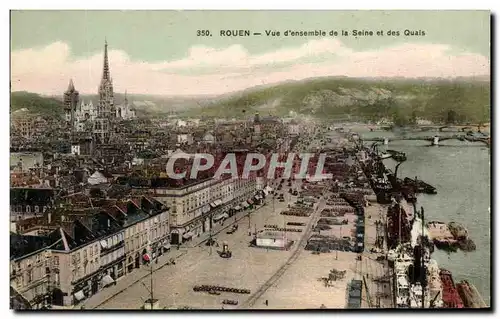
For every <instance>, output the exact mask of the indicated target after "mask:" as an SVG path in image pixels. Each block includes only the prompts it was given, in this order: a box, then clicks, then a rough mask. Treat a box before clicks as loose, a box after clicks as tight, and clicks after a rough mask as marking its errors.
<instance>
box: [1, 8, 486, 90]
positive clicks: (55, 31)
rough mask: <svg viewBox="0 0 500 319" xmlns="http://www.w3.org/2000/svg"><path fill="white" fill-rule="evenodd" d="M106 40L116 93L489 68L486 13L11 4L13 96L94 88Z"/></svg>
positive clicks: (464, 73)
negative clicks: (31, 7)
mask: <svg viewBox="0 0 500 319" xmlns="http://www.w3.org/2000/svg"><path fill="white" fill-rule="evenodd" d="M198 30H209V31H210V33H211V36H198V35H197V33H198ZM221 30H249V31H250V32H251V34H252V35H251V36H250V37H226V36H221V34H220V31H221ZM266 30H273V31H280V35H279V36H267V35H266ZM286 30H291V31H314V30H321V31H324V32H326V35H324V36H293V37H292V36H285V34H284V32H285V31H286ZM342 30H344V31H347V33H348V34H347V35H345V36H344V35H342ZM353 30H360V31H361V30H367V31H372V32H373V35H372V36H368V35H362V36H354V35H353ZM404 30H409V31H411V35H410V34H408V35H405V34H404ZM329 31H337V32H338V35H337V36H335V35H330V34H329ZM377 31H381V32H382V34H381V35H377ZM390 31H394V32H399V36H396V35H389V34H388V32H390ZM254 32H258V33H261V34H262V35H260V36H259V35H253V33H254ZM423 33H425V35H422V34H423ZM105 39H106V41H107V42H108V50H109V60H110V70H111V75H112V78H113V85H114V88H115V92H124V91H125V90H126V91H127V92H129V93H134V94H154V95H170V96H172V95H205V94H207V95H217V94H225V93H230V92H235V91H239V90H243V89H246V88H249V87H253V86H257V85H269V84H274V83H279V82H282V81H289V80H302V79H305V78H312V77H320V76H351V77H380V76H385V77H396V76H397V77H410V78H412V77H456V76H484V75H489V74H490V13H489V12H488V11H11V88H12V91H21V90H24V91H30V92H36V93H40V94H48V95H61V94H62V92H63V91H64V90H65V89H66V88H67V86H68V83H69V80H70V79H73V82H74V83H75V87H76V89H77V90H79V91H80V92H81V93H85V94H96V93H97V88H98V85H99V81H100V77H101V74H102V64H103V50H104V41H105Z"/></svg>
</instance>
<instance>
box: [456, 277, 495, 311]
mask: <svg viewBox="0 0 500 319" xmlns="http://www.w3.org/2000/svg"><path fill="white" fill-rule="evenodd" d="M456 287H457V291H458V294H459V295H460V298H462V301H463V302H464V306H465V307H466V308H487V307H488V306H487V305H486V303H485V302H484V300H483V298H482V297H481V295H480V294H479V292H478V291H477V289H476V287H475V286H474V285H473V284H471V283H469V282H468V281H467V280H462V281H461V282H459V283H458V284H457V286H456Z"/></svg>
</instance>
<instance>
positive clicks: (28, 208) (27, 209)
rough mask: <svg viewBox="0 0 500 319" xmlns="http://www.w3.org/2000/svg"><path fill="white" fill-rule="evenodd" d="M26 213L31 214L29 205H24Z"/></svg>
mask: <svg viewBox="0 0 500 319" xmlns="http://www.w3.org/2000/svg"><path fill="white" fill-rule="evenodd" d="M26 212H27V213H31V206H30V205H26Z"/></svg>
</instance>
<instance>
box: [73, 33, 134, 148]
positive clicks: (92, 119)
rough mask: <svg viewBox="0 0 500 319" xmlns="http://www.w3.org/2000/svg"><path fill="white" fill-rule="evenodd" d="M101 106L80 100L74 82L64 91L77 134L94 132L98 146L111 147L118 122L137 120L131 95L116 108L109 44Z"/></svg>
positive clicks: (100, 91)
mask: <svg viewBox="0 0 500 319" xmlns="http://www.w3.org/2000/svg"><path fill="white" fill-rule="evenodd" d="M98 96H99V100H98V102H97V103H95V104H94V103H93V102H92V101H89V102H88V103H85V102H84V101H83V100H82V101H79V93H78V91H77V90H76V89H75V85H74V83H73V80H70V82H69V85H68V89H67V90H66V92H64V97H63V104H64V111H65V118H66V122H67V123H68V125H69V126H70V127H71V129H72V131H74V132H91V133H92V138H93V141H94V142H95V143H96V144H108V143H109V142H110V139H111V138H112V136H111V133H112V132H113V126H114V124H115V122H116V121H119V120H129V119H133V118H135V117H136V114H135V109H134V108H133V107H132V105H131V104H129V101H128V99H127V93H126V92H125V99H124V102H123V104H121V105H118V106H117V105H115V100H114V90H113V79H112V78H111V73H110V68H109V59H108V43H107V42H105V44H104V62H103V70H102V77H101V82H100V84H99V88H98ZM72 153H73V154H77V155H79V153H80V151H79V147H77V146H76V145H75V147H72Z"/></svg>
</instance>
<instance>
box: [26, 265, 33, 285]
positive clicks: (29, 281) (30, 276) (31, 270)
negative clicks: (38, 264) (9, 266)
mask: <svg viewBox="0 0 500 319" xmlns="http://www.w3.org/2000/svg"><path fill="white" fill-rule="evenodd" d="M32 281H33V269H28V278H27V282H28V284H29V283H31V282H32Z"/></svg>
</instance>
